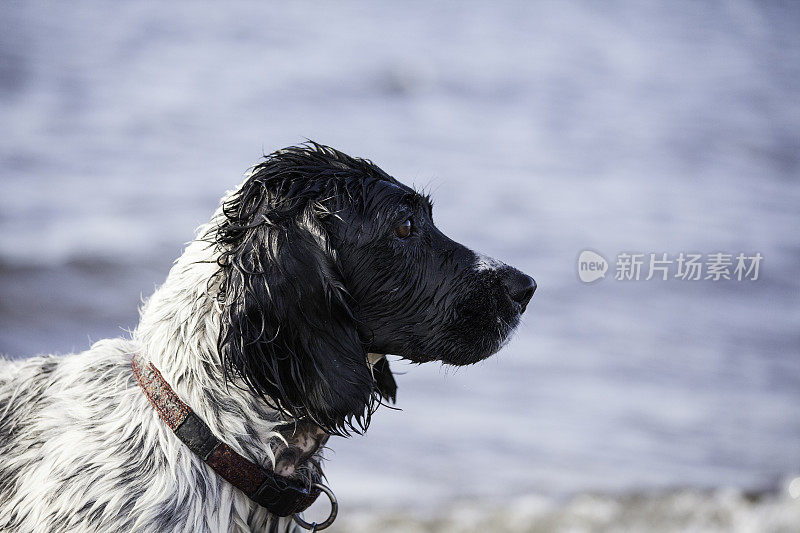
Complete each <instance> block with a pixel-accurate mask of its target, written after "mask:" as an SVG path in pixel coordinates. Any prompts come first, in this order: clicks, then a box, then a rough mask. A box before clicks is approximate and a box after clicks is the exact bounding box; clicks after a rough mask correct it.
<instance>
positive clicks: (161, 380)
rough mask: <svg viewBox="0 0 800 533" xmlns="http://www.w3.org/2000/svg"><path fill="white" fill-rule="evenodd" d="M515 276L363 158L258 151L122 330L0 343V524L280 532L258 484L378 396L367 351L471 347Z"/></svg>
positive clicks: (281, 478) (286, 475)
mask: <svg viewBox="0 0 800 533" xmlns="http://www.w3.org/2000/svg"><path fill="white" fill-rule="evenodd" d="M535 288H536V284H535V283H534V281H533V279H531V278H530V277H528V276H527V275H525V274H523V273H521V272H519V271H518V270H516V269H514V268H512V267H510V266H507V265H505V264H503V263H501V262H499V261H497V260H494V259H491V258H489V257H486V256H483V255H481V254H477V253H475V252H473V251H471V250H469V249H468V248H466V247H464V246H462V245H461V244H458V243H456V242H454V241H452V240H451V239H449V238H448V237H447V236H446V235H444V234H443V233H442V232H441V231H439V229H438V228H437V227H436V226H435V225H434V222H433V208H432V204H431V201H430V199H429V198H428V197H427V196H425V195H422V194H419V193H417V192H416V191H414V190H413V189H411V188H409V187H407V186H405V185H403V184H402V183H400V182H399V181H397V180H396V179H394V178H393V177H391V176H390V175H388V174H387V173H385V172H384V171H383V170H381V169H380V168H378V167H377V166H376V165H374V164H373V163H371V162H370V161H367V160H364V159H358V158H353V157H350V156H347V155H345V154H343V153H341V152H339V151H337V150H334V149H332V148H329V147H326V146H321V145H317V144H314V143H308V144H306V145H302V146H298V147H291V148H287V149H284V150H280V151H277V152H275V153H273V154H271V155H269V156H267V157H266V158H265V159H264V160H263V161H262V162H261V163H259V164H258V165H257V166H255V167H254V168H253V169H252V171H251V172H250V173H249V175H248V176H247V178H246V179H245V181H244V183H243V184H242V185H241V186H239V187H238V188H237V189H236V190H234V191H232V192H230V193H229V194H228V195H226V196H225V197H224V198H223V201H222V203H221V206H220V208H219V209H218V210H217V212H216V213H215V214H214V216H213V217H212V219H211V221H210V222H209V223H208V224H206V225H204V226H202V227H201V228H200V229H199V231H198V234H197V237H196V239H195V240H194V241H193V242H192V243H191V244H190V245H189V246H188V247H187V248H186V250H185V251H184V253H183V255H181V257H180V258H179V259H178V260H177V261H176V263H175V265H174V266H173V268H172V269H171V270H170V273H169V275H168V277H167V280H166V282H165V283H164V284H163V285H162V286H161V287H160V288H159V289H158V290H156V292H155V293H154V294H153V295H152V297H150V298H149V300H148V301H147V302H146V303H145V305H144V306H143V308H142V310H141V319H140V323H139V325H138V327H137V328H136V330H135V331H134V332H133V334H132V336H131V338H127V339H123V338H119V339H113V340H104V341H100V342H98V343H96V344H95V345H94V346H92V347H91V349H89V350H88V351H86V352H84V353H81V354H74V355H69V356H64V357H56V356H44V357H36V358H32V359H28V360H17V361H0V530H2V531H36V532H39V531H134V530H135V531H158V532H163V531H252V530H259V531H262V530H267V531H287V530H291V529H292V528H293V527H294V525H293V522H292V520H291V518H290V517H288V516H285V517H284V516H279V514H276V512H275V511H274V509H273V508H271V507H269V505H271V504H264V497H265V496H264V494H265V491H267V489H264V484H265V483H267V482H269V483H267V484H271V485H276V486H277V487H278V488H277V489H274V491H273V493H270V494H274V495H276V498H278V499H280V498H282V497H283V496H284V492H282V491H284V488H283V487H284V486H289V487H290V486H291V484H292V483H294V484H295V485H303V484H305V485H308V486H313V484H314V483H315V482H317V481H318V480H319V479H320V476H321V472H320V466H319V460H320V457H321V449H322V447H323V446H324V445H325V443H326V441H327V439H328V437H329V436H330V435H348V434H350V433H352V432H363V431H364V430H366V428H367V426H368V425H369V421H370V417H371V415H372V414H373V413H374V411H375V409H376V407H377V406H378V405H379V404H380V403H381V401H382V400H383V401H385V400H388V401H394V397H395V392H396V385H395V381H394V379H393V377H392V374H391V371H390V370H389V366H388V363H387V361H386V359H385V358H383V357H382V356H383V354H396V355H399V356H402V357H403V358H405V359H408V360H411V361H414V362H425V361H434V360H438V361H443V362H445V363H448V364H453V365H467V364H470V363H475V362H477V361H480V360H482V359H484V358H486V357H489V356H490V355H492V354H493V353H495V352H496V351H497V350H499V349H500V348H501V347H502V346H503V345H504V343H505V342H507V340H508V338H509V336H510V335H511V334H512V332H513V330H514V329H515V327H516V326H517V324H518V323H519V320H520V316H521V315H522V313H523V312H524V311H525V308H526V306H527V304H528V302H529V300H530V298H531V296H532V295H533V293H534V290H535ZM248 476H250V477H253V476H256V478H257V479H258V482H259V483H261V485H259V486H258V487H257V488H254V489H253V493H252V494H251V493H249V492H248V491H249V490H250V489H248V488H247V487H248V483H250V482H251V481H252V480H250V479H249V478H248ZM258 476H266V477H262V478H259V477H258ZM265 479H266V480H267V481H264V480H265ZM251 484H252V483H251ZM269 490H273V489H269ZM287 490H288V489H287ZM267 492H269V491H267ZM259 498H260V499H259ZM257 502H259V503H257ZM265 505H266V506H265ZM298 505H299V504H298ZM290 507H291V506H289V507H286V509H289V508H290ZM291 508H294V507H291ZM297 508H298V509H302V506H299V507H297ZM271 509H272V510H271ZM288 512H290V511H287V513H288ZM280 514H286V513H280Z"/></svg>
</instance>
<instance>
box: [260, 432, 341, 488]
mask: <svg viewBox="0 0 800 533" xmlns="http://www.w3.org/2000/svg"><path fill="white" fill-rule="evenodd" d="M280 434H281V436H283V438H284V439H286V442H283V441H282V440H280V439H275V440H274V441H273V443H272V451H273V453H274V454H275V473H276V474H277V475H279V476H282V477H286V478H291V479H302V480H305V481H307V482H308V483H309V484H310V483H319V482H320V481H321V480H322V477H323V473H322V465H321V461H322V448H323V447H324V446H325V443H326V442H328V437H329V436H330V435H328V434H327V433H325V432H324V431H323V430H322V429H320V428H319V427H318V426H317V425H316V424H313V423H311V422H307V421H300V422H297V423H292V424H287V425H286V426H285V427H284V428H282V429H281V430H280Z"/></svg>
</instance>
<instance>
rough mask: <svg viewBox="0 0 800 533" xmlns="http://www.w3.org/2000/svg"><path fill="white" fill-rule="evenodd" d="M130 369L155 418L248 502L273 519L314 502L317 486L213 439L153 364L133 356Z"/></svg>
mask: <svg viewBox="0 0 800 533" xmlns="http://www.w3.org/2000/svg"><path fill="white" fill-rule="evenodd" d="M131 368H133V374H134V376H136V381H137V382H138V383H139V386H140V387H141V388H142V390H143V391H144V394H145V396H147V399H148V400H150V403H151V404H152V405H153V407H154V408H155V410H156V411H157V412H158V416H159V417H161V419H162V420H163V421H164V422H166V424H167V425H168V426H169V427H170V429H172V431H173V432H175V435H177V437H178V438H179V439H180V440H181V441H182V442H183V443H184V444H186V446H188V447H189V449H190V450H192V451H193V452H194V453H195V454H197V455H198V456H199V457H200V458H201V459H202V460H203V461H204V462H205V463H206V464H207V465H208V466H209V467H211V468H212V469H213V470H214V471H215V472H216V473H217V474H219V475H220V476H222V477H223V478H224V479H226V480H227V481H228V482H229V483H231V484H232V485H233V486H235V487H236V488H238V489H239V490H241V491H242V492H244V493H245V494H246V495H247V497H248V498H250V499H251V500H253V501H254V502H256V503H257V504H259V505H261V506H263V507H266V508H267V509H268V510H269V511H270V512H271V513H273V514H275V515H277V516H289V515H292V514H295V513H300V512H302V511H304V510H306V509H307V508H308V507H309V506H311V504H312V503H314V500H316V499H317V496H319V493H320V489H319V487H318V486H317V484H314V485H311V486H305V485H301V484H299V483H297V482H296V481H294V480H292V479H289V478H285V477H283V476H279V475H277V474H274V473H273V472H269V471H267V470H265V469H263V468H261V467H260V466H259V465H257V464H255V463H252V462H250V461H248V460H247V459H245V458H244V457H242V456H241V455H239V454H238V453H236V452H235V451H234V450H233V449H232V448H231V447H230V446H228V445H227V444H225V443H224V442H222V441H220V440H219V439H218V438H216V437H215V436H214V435H213V434H212V433H211V430H210V429H209V428H208V426H207V425H206V423H205V422H204V421H203V420H202V419H201V418H200V417H199V416H197V415H196V414H195V413H194V412H193V411H192V409H191V408H190V407H189V406H188V405H186V404H185V403H183V402H182V401H181V399H180V398H179V397H178V395H177V394H175V391H173V390H172V388H171V387H170V386H169V384H168V383H167V382H166V381H165V380H164V377H163V376H162V375H161V372H159V371H158V369H157V368H156V367H155V366H154V365H153V363H148V364H147V365H146V366H142V365H141V363H140V362H139V361H138V360H137V357H136V356H134V357H133V358H132V359H131Z"/></svg>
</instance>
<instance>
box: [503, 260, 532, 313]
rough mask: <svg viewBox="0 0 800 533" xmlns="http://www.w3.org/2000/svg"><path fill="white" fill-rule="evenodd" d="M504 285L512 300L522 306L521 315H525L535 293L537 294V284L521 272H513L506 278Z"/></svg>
mask: <svg viewBox="0 0 800 533" xmlns="http://www.w3.org/2000/svg"><path fill="white" fill-rule="evenodd" d="M503 284H504V285H505V286H506V289H508V295H509V296H510V297H511V299H512V300H514V301H515V302H517V303H518V304H519V305H520V313H524V312H525V308H526V307H527V306H528V302H530V301H531V297H533V293H534V292H536V282H535V281H534V280H533V278H532V277H530V276H526V275H525V274H523V273H522V272H520V271H519V270H513V271H512V272H509V273H508V274H507V275H506V276H505V278H504V279H503Z"/></svg>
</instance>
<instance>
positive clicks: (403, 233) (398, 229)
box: [394, 218, 411, 239]
mask: <svg viewBox="0 0 800 533" xmlns="http://www.w3.org/2000/svg"><path fill="white" fill-rule="evenodd" d="M394 234H395V235H396V236H397V237H400V238H401V239H405V238H406V237H408V236H409V235H411V219H410V218H409V219H408V220H406V221H405V222H403V223H402V224H400V225H399V226H395V228H394Z"/></svg>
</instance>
